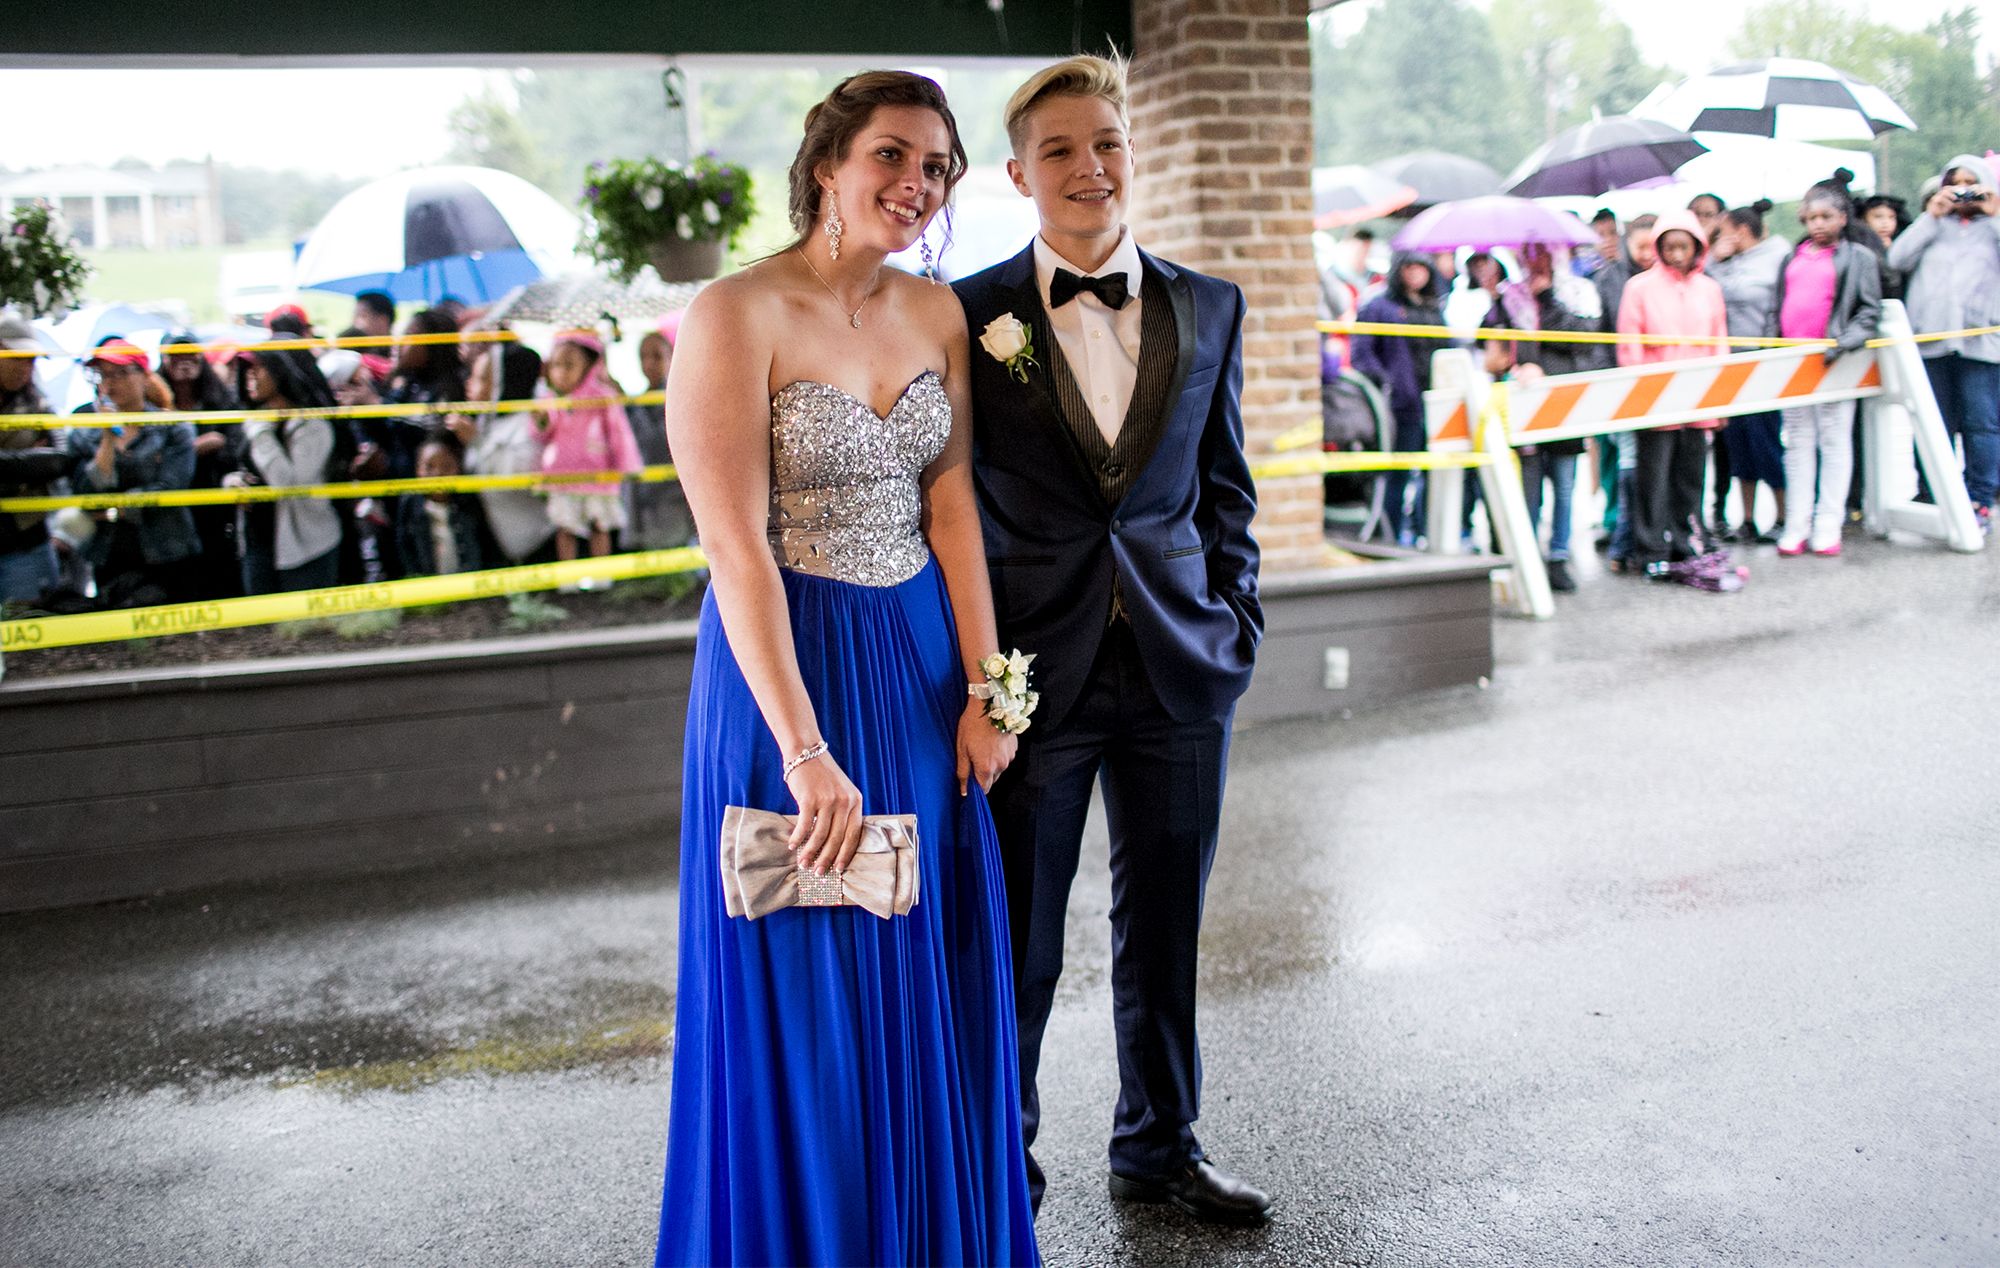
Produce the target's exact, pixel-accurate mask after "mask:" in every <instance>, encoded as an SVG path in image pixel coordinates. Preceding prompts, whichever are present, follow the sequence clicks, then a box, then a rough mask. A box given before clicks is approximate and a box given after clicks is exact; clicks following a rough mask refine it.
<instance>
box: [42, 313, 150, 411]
mask: <svg viewBox="0 0 2000 1268" xmlns="http://www.w3.org/2000/svg"><path fill="white" fill-rule="evenodd" d="M187 324H188V320H187V310H186V309H185V308H184V307H183V306H181V305H180V304H178V303H176V304H174V305H173V306H172V307H171V308H155V307H150V306H148V307H144V308H141V307H137V306H134V305H131V304H86V305H85V306H83V307H82V308H79V309H76V310H75V311H73V312H71V313H70V314H69V315H68V316H66V317H64V318H63V319H62V320H61V321H53V322H52V321H49V320H48V319H47V318H44V319H42V320H40V321H37V322H35V323H34V325H35V334H36V338H38V339H40V340H41V341H42V343H43V344H44V345H45V346H46V345H49V344H53V345H55V347H56V348H58V349H60V350H61V351H60V352H55V353H53V354H52V355H50V356H46V357H42V358H39V359H38V360H37V361H36V362H35V371H36V377H37V378H38V379H39V380H40V383H41V388H42V395H43V396H46V397H47V398H48V400H49V405H50V407H51V408H53V409H54V410H55V411H56V412H57V413H60V414H67V413H68V412H70V411H71V410H73V409H75V408H76V407H77V406H79V405H87V404H89V403H90V402H91V401H93V400H95V399H96V398H97V388H96V387H95V385H93V384H92V383H91V382H90V379H89V377H88V376H87V375H84V374H82V373H80V372H79V371H80V369H81V367H82V362H81V360H80V359H79V358H83V357H88V356H89V355H90V349H92V348H95V347H96V346H97V345H98V344H99V343H101V342H103V341H104V340H105V339H107V338H109V337H110V336H112V335H117V336H119V337H121V338H124V339H128V340H130V341H132V342H133V343H136V344H138V345H139V346H141V347H145V348H147V351H148V353H149V355H150V353H151V352H152V351H153V350H155V349H157V348H158V347H159V346H160V336H161V335H162V334H164V333H165V332H167V331H169V330H179V329H182V328H183V327H185V326H186V325H187ZM148 334H150V335H151V336H152V338H151V340H150V345H151V346H150V347H148V341H147V340H146V338H145V336H147V335H148Z"/></svg>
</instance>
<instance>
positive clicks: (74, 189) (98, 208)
mask: <svg viewBox="0 0 2000 1268" xmlns="http://www.w3.org/2000/svg"><path fill="white" fill-rule="evenodd" d="M37 201H41V202H47V203H49V204H51V205H52V206H55V207H57V208H59V209H61V211H62V214H63V218H64V219H65V220H67V221H69V227H70V232H72V233H73V234H75V235H76V240H77V242H78V243H80V244H81V245H83V246H87V247H125V248H136V249H141V250H149V251H157V250H165V251H178V250H186V249H188V248H191V247H219V246H221V245H222V189H221V183H220V181H219V180H218V179H217V176H216V172H215V165H214V163H212V162H211V163H202V164H190V165H187V166H182V167H169V168H167V169H165V170H164V171H157V172H152V171H119V170H114V169H112V168H108V167H56V168H50V169H48V170H47V171H42V172H27V173H24V174H22V175H19V176H0V213H5V212H9V211H12V210H13V209H14V208H15V207H16V206H19V205H22V204H25V203H33V202H37Z"/></svg>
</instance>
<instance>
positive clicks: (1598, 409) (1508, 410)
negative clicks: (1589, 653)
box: [1424, 300, 1984, 617]
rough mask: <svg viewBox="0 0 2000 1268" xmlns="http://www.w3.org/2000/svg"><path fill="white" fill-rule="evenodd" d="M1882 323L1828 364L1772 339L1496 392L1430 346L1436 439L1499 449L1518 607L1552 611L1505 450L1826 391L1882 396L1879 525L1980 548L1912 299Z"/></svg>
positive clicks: (1498, 488)
mask: <svg viewBox="0 0 2000 1268" xmlns="http://www.w3.org/2000/svg"><path fill="white" fill-rule="evenodd" d="M1879 335H1880V337H1881V338H1880V346H1879V347H1871V348H1868V349H1864V350H1862V351H1860V352H1855V353H1852V354H1850V355H1848V356H1845V357H1841V358H1840V359H1839V360H1837V361H1834V362H1832V363H1831V364H1828V363H1827V361H1826V360H1825V358H1824V357H1823V356H1822V355H1821V351H1820V349H1819V348H1817V347H1808V348H1771V349H1765V350H1762V351H1757V352H1748V353H1741V354H1738V355H1734V356H1728V355H1718V356H1714V357H1703V358H1701V359H1699V360H1687V361H1669V362H1654V363H1652V364H1648V365H1643V366H1629V367H1621V368H1619V369H1615V370H1595V371H1592V372H1590V373H1588V374H1563V375H1551V376H1548V377H1546V378H1542V379H1537V380H1535V381H1534V382H1531V383H1509V384H1506V385H1505V392H1504V394H1503V393H1501V392H1498V391H1496V389H1495V386H1494V384H1493V383H1492V382H1491V381H1490V379H1489V378H1488V377H1487V376H1486V374H1485V373H1484V372H1483V371H1482V370H1480V369H1479V368H1478V366H1477V364H1476V363H1475V362H1474V360H1473V357H1472V354H1471V352H1469V351H1467V350H1465V349H1459V348H1453V349H1447V350H1445V351H1442V352H1439V353H1437V354H1436V355H1435V357H1434V358H1433V362H1432V370H1431V381H1432V383H1433V384H1434V387H1433V389H1432V390H1431V391H1430V392H1428V393H1426V394H1425V397H1424V407H1425V412H1426V415H1427V419H1428V422H1429V426H1430V447H1431V449H1433V450H1437V451H1443V452H1447V453H1449V452H1454V451H1456V452H1465V451H1470V450H1481V451H1484V452H1486V453H1488V454H1490V455H1493V456H1494V457H1495V458H1496V461H1494V462H1492V463H1489V464H1488V465H1487V466H1485V467H1483V468H1481V469H1480V480H1481V489H1482V491H1483V492H1484V493H1485V495H1486V501H1487V507H1488V510H1489V512H1490V514H1491V517H1492V521H1493V527H1494V532H1495V535H1496V536H1498V537H1499V539H1500V546H1501V549H1503V550H1505V551H1506V552H1507V553H1508V555H1509V556H1510V557H1512V559H1513V561H1514V565H1515V569H1516V575H1517V577H1518V578H1519V581H1520V585H1519V587H1518V594H1517V596H1516V597H1517V601H1518V603H1519V606H1520V608H1521V610H1522V611H1523V612H1524V613H1526V614H1527V615H1531V616H1536V617H1547V616H1549V615H1552V614H1553V613H1554V610H1555V609H1554V602H1553V596H1552V595H1550V594H1549V591H1548V579H1547V576H1546V574H1545V573H1544V570H1543V568H1542V566H1541V550H1540V547H1539V544H1538V543H1537V542H1536V541H1535V539H1534V536H1533V532H1532V530H1531V528H1530V526H1529V524H1528V520H1527V512H1526V502H1525V499H1524V498H1523V496H1522V490H1521V481H1520V471H1519V468H1518V466H1517V465H1516V464H1515V463H1514V462H1512V461H1511V460H1506V459H1509V458H1510V457H1511V452H1510V451H1511V450H1512V449H1513V448H1517V447H1519V446H1522V445H1536V444H1543V443H1545V442H1548V441H1554V440H1570V439H1576V438H1580V437H1584V436H1600V435H1605V434H1607V433H1611V432H1623V431H1639V430H1644V429H1647V428H1652V427H1665V426H1670V425H1672V424H1676V423H1691V422H1699V421H1701V420H1703V419H1710V418H1728V417H1732V416H1734V415H1738V414H1759V413H1765V412H1768V411H1774V410H1780V409H1784V408H1786V407H1788V406H1795V405H1808V404H1816V403H1818V402H1821V401H1842V400H1866V401H1869V402H1871V404H1870V407H1869V408H1868V410H1867V411H1866V413H1865V415H1864V417H1865V419H1866V423H1865V426H1866V427H1867V429H1868V430H1867V433H1866V438H1867V444H1866V454H1865V467H1864V472H1863V481H1864V488H1865V489H1866V490H1867V509H1866V521H1867V525H1868V528H1869V529H1870V530H1871V531H1873V532H1875V533H1877V534H1878V535H1886V534H1887V533H1888V532H1889V530H1890V529H1902V530H1905V531H1908V532H1913V533H1917V534H1920V535H1922V536H1925V537H1930V538H1934V539H1937V540H1941V541H1943V542H1945V543H1946V544H1948V545H1949V546H1950V547H1951V548H1952V549H1954V550H1960V551H1976V550H1979V549H1980V548H1981V547H1982V546H1983V544H1984V539H1983V537H1982V536H1981V534H1980V532H1979V528H1978V523H1977V521H1976V520H1975V519H1974V518H1973V514H1972V503H1971V500H1970V499H1969V498H1967V496H1966V493H1965V483H1964V480H1963V479H1962V478H1961V476H1960V474H1959V466H1958V460H1957V457H1956V455H1955V454H1954V453H1953V451H1952V446H1951V439H1950V437H1949V436H1948V435H1947V434H1946V432H1945V428H1944V420H1943V418H1942V416H1940V415H1939V413H1938V408H1937V401H1936V399H1935V398H1934V397H1933V396H1932V395H1931V389H1930V380H1929V378H1928V377H1927V376H1926V375H1925V373H1924V367H1923V359H1922V357H1921V356H1920V355H1919V353H1918V351H1917V346H1916V344H1915V343H1914V342H1912V341H1911V330H1910V322H1909V317H1908V316H1907V314H1905V312H1904V311H1903V306H1902V305H1901V304H1899V303H1896V302H1895V301H1893V300H1892V301H1889V302H1887V303H1885V304H1883V306H1882V322H1881V327H1880V330H1879ZM1913 439H1914V441H1915V455H1914V457H1915V461H1916V462H1921V463H1922V464H1923V469H1924V474H1925V475H1926V477H1927V478H1928V480H1929V484H1930V487H1931V490H1932V492H1933V494H1934V496H1935V497H1936V499H1937V501H1936V503H1935V504H1930V503H1918V502H1916V501H1915V500H1914V498H1915V494H1916V487H1917V481H1916V468H1915V466H1914V465H1913V462H1912V452H1911V444H1910V442H1911V441H1912V440H1913ZM1454 475H1456V473H1447V472H1438V473H1435V474H1434V476H1433V485H1432V489H1433V492H1432V494H1431V541H1432V542H1433V543H1436V548H1438V549H1441V550H1444V551H1447V552H1448V551H1452V550H1455V549H1456V548H1457V544H1458V532H1457V523H1458V517H1459V508H1460V506H1461V505H1462V502H1461V497H1462V492H1461V490H1460V489H1459V488H1458V487H1455V486H1457V485H1458V483H1459V482H1458V481H1457V480H1455V479H1453V476H1454ZM1437 476H1443V477H1445V478H1444V479H1442V480H1439V479H1437ZM1440 494H1442V496H1440ZM1517 509H1518V511H1519V514H1518V515H1516V514H1515V511H1516V510H1517ZM1441 516H1448V518H1441ZM1441 530H1442V531H1441Z"/></svg>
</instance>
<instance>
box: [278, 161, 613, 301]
mask: <svg viewBox="0 0 2000 1268" xmlns="http://www.w3.org/2000/svg"><path fill="white" fill-rule="evenodd" d="M579 228H580V223H579V221H578V220H577V218H576V216H575V215H573V214H572V213H571V212H570V211H569V210H568V209H567V208H565V207H564V206H563V205H562V204H561V203H559V202H557V201H556V200H555V199H553V198H551V197H549V196H548V195H547V194H545V193H543V192H542V191H541V190H540V189H537V188H536V187H535V186H533V185H530V184H529V183H528V182H527V181H524V180H522V179H521V178H520V177H518V176H514V175H511V174H509V173H507V172H499V171H494V170H493V169H491V168H486V167H428V168H419V169H417V170H415V171H409V172H399V173H397V174H396V175H394V176H389V177H384V178H383V179H382V180H378V181H374V182H371V183H369V184H367V185H363V186H362V187H361V188H360V189H357V190H355V191H354V192H352V193H350V194H348V195H347V196H346V197H345V198H342V199H341V200H340V201H339V202H337V203H335V204H334V206H333V210H331V211H329V212H327V213H326V216H325V217H324V218H323V219H322V220H321V221H320V222H319V224H318V226H317V227H315V228H314V229H313V231H312V233H310V234H309V235H307V237H306V240H305V244H304V245H303V246H302V247H301V248H300V250H299V258H298V263H297V265H296V266H295V268H294V271H293V283H294V285H296V286H298V287H299V288H301V289H304V290H322V291H338V292H340V293H341V294H345V295H354V294H358V293H360V292H362V291H370V290H379V291H387V292H388V293H389V295H390V297H391V298H393V299H395V300H398V301H409V300H416V301H426V302H432V303H434V302H436V301H437V300H440V299H442V298H444V297H445V296H447V295H450V296H455V297H456V298H458V299H461V300H464V301H466V302H468V303H473V304H479V303H486V302H489V301H491V300H493V299H496V298H498V297H499V296H501V295H504V294H506V293H507V292H508V291H510V290H512V289H514V288H515V287H516V286H522V285H525V284H527V283H529V282H533V281H536V280H537V279H539V278H542V277H545V276H549V275H552V274H556V273H561V272H564V271H566V270H568V269H569V268H570V267H571V266H572V265H573V263H574V256H575V253H576V242H577V233H578V230H579Z"/></svg>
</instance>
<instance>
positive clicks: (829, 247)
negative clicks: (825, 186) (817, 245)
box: [826, 189, 847, 260]
mask: <svg viewBox="0 0 2000 1268" xmlns="http://www.w3.org/2000/svg"><path fill="white" fill-rule="evenodd" d="M846 232H847V226H846V225H845V224H844V223H842V221H841V219H840V204H839V203H838V202H836V201H835V200H834V197H833V191H832V190H830V189H829V190H827V191H826V253H827V255H828V257H829V258H831V259H835V260H838V259H839V258H840V235H841V234H843V233H846Z"/></svg>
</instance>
